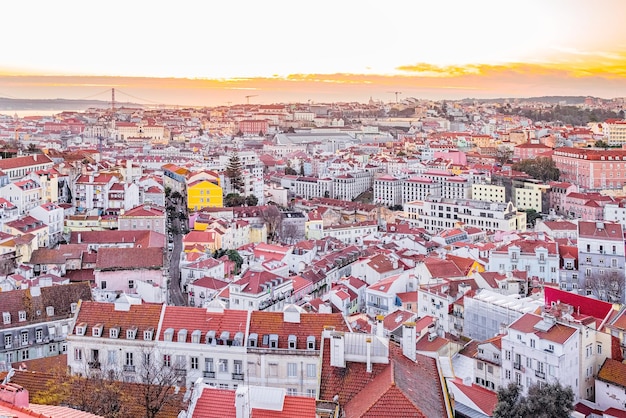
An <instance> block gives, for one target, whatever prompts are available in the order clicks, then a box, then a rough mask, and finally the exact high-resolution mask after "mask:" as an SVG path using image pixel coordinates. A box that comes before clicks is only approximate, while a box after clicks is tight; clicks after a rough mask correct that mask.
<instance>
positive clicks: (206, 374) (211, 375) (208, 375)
mask: <svg viewBox="0 0 626 418" xmlns="http://www.w3.org/2000/svg"><path fill="white" fill-rule="evenodd" d="M202 377H204V378H206V379H215V372H209V371H206V370H205V371H203V372H202Z"/></svg>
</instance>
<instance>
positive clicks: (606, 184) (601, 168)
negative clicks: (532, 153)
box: [552, 147, 626, 191]
mask: <svg viewBox="0 0 626 418" xmlns="http://www.w3.org/2000/svg"><path fill="white" fill-rule="evenodd" d="M552 160H553V161H554V162H555V164H556V167H557V168H558V169H559V171H560V173H561V175H560V178H561V181H565V182H568V183H572V184H577V185H578V187H579V188H580V190H583V191H600V190H621V189H622V187H623V185H624V183H626V150H623V149H596V148H572V147H561V148H557V149H555V150H554V154H553V155H552Z"/></svg>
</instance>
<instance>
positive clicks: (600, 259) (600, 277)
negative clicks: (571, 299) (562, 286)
mask: <svg viewBox="0 0 626 418" xmlns="http://www.w3.org/2000/svg"><path fill="white" fill-rule="evenodd" d="M624 265H625V251H624V233H623V231H622V225H621V224H619V223H610V222H602V221H597V222H587V221H580V222H578V268H579V270H580V273H581V276H582V279H583V283H581V286H580V287H581V288H584V289H585V292H586V294H587V295H594V296H596V297H598V298H599V299H602V300H606V301H609V302H621V303H623V302H624V300H625V299H624V292H626V289H625V286H624ZM612 282H615V285H612V284H611V283H612Z"/></svg>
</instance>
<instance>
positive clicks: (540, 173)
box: [512, 157, 561, 183]
mask: <svg viewBox="0 0 626 418" xmlns="http://www.w3.org/2000/svg"><path fill="white" fill-rule="evenodd" d="M512 168H513V170H516V171H521V172H524V173H526V174H528V175H529V176H531V177H532V178H534V179H537V180H541V181H543V182H544V183H547V182H548V181H556V180H558V179H559V176H560V175H561V172H560V171H559V169H558V168H557V167H556V163H555V162H554V160H553V159H552V158H548V157H539V158H535V159H528V160H522V161H520V162H518V163H515V164H513V166H512Z"/></svg>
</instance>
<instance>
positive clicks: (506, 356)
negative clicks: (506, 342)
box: [504, 350, 511, 360]
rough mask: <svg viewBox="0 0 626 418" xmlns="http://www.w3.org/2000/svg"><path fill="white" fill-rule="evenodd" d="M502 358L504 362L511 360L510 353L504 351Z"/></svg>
mask: <svg viewBox="0 0 626 418" xmlns="http://www.w3.org/2000/svg"><path fill="white" fill-rule="evenodd" d="M504 358H505V359H506V360H511V352H510V351H509V350H506V351H505V352H504Z"/></svg>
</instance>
